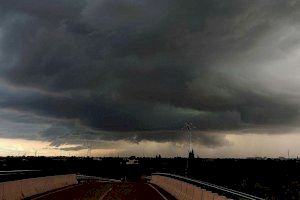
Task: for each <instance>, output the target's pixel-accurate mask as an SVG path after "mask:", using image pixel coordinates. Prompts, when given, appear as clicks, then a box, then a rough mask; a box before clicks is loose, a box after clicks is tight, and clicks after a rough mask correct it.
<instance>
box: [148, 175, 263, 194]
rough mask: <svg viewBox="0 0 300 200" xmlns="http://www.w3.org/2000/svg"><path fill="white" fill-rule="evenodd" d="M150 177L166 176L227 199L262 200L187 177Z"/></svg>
mask: <svg viewBox="0 0 300 200" xmlns="http://www.w3.org/2000/svg"><path fill="white" fill-rule="evenodd" d="M152 175H159V176H166V177H169V178H174V179H177V180H180V181H184V182H187V183H190V184H193V185H196V186H199V187H201V188H203V189H207V190H210V191H212V192H216V193H218V194H220V195H224V196H226V197H227V198H230V199H237V200H264V199H263V198H260V197H256V196H253V195H250V194H246V193H243V192H239V191H236V190H232V189H229V188H226V187H222V186H218V185H215V184H212V183H207V182H204V181H200V180H195V179H191V178H187V177H183V176H179V175H175V174H168V173H152Z"/></svg>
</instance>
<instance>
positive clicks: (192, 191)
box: [150, 175, 227, 200]
mask: <svg viewBox="0 0 300 200" xmlns="http://www.w3.org/2000/svg"><path fill="white" fill-rule="evenodd" d="M150 182H151V183H152V184H154V185H157V186H159V187H160V188H162V189H164V190H165V191H167V192H168V193H169V194H171V195H173V196H174V197H175V198H176V199H178V200H227V198H226V197H224V196H221V195H218V194H216V193H212V192H211V191H207V190H205V189H202V188H200V187H197V186H195V185H192V184H189V183H186V182H184V181H180V180H177V179H174V178H170V177H165V176H159V175H152V177H151V181H150Z"/></svg>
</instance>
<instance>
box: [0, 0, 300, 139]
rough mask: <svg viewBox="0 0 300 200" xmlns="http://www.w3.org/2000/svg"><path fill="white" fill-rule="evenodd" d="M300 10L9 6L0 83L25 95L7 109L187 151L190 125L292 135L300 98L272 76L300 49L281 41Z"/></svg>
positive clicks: (6, 103)
mask: <svg viewBox="0 0 300 200" xmlns="http://www.w3.org/2000/svg"><path fill="white" fill-rule="evenodd" d="M299 6H300V5H299V2H297V1H276V2H275V1H243V2H241V1H194V0H191V1H180V0H176V1H174V0H173V1H159V2H157V1H156V2H154V1H129V0H123V1H121V0H118V1H109V0H99V1H0V13H1V14H0V17H1V18H0V64H1V69H0V76H1V79H2V81H5V82H6V84H8V85H10V86H11V87H13V88H14V90H11V89H9V88H8V89H7V88H6V89H5V90H1V91H0V92H2V93H3V94H2V95H1V96H2V99H1V100H0V105H1V107H3V108H6V109H14V110H18V111H23V112H24V111H26V112H29V113H33V114H34V115H37V116H42V117H50V118H56V119H57V120H62V122H61V123H66V124H65V125H64V126H66V127H68V126H69V125H68V123H69V122H65V121H76V122H78V123H79V124H81V125H83V126H86V127H89V128H90V129H93V130H95V132H93V131H92V133H93V134H95V135H97V134H100V133H99V131H108V133H106V134H104V135H103V134H102V135H101V134H100V135H101V137H103V138H102V139H104V140H110V139H114V138H116V139H124V140H127V139H128V138H130V139H128V140H130V141H132V140H135V139H136V140H137V141H141V140H144V139H145V140H156V141H171V140H177V139H178V140H179V139H180V136H179V135H180V134H179V135H178V134H177V133H178V130H180V129H181V127H183V125H184V123H185V122H186V121H189V122H192V123H193V124H195V126H196V127H197V128H196V129H198V130H212V129H214V130H228V129H229V130H231V129H239V128H243V127H247V126H249V125H251V126H255V125H257V124H259V125H278V124H289V123H291V122H292V121H293V120H295V119H296V118H297V117H298V109H299V103H297V101H295V99H298V98H299V97H298V96H297V93H298V90H296V91H295V88H292V87H291V85H289V84H288V83H286V82H284V83H283V84H279V83H278V82H276V80H277V78H278V77H277V74H276V76H275V75H273V74H271V73H270V71H269V70H270V69H269V68H268V67H266V66H269V64H268V61H269V60H276V59H281V60H284V56H285V53H289V52H290V51H293V50H295V49H297V47H298V46H297V44H299V43H298V41H299V40H297V38H298V35H297V34H296V33H295V32H291V33H290V32H283V34H286V35H287V37H286V38H287V39H286V38H281V39H278V37H277V36H276V34H275V33H277V32H279V33H281V31H283V30H285V29H283V28H282V27H284V26H289V27H292V28H294V29H296V30H298V29H297V28H298V27H297V26H296V25H297V22H298V21H299V10H300V8H299ZM275 41H276V42H275ZM261 44H262V45H261ZM292 44H293V45H292ZM284 64H287V65H288V66H290V65H292V64H290V63H284ZM276 70H278V69H275V72H277V71H276ZM290 71H292V70H290ZM260 72H262V73H260ZM265 73H267V76H264V74H265ZM272 73H273V72H272ZM278 73H280V71H278ZM270 74H271V75H272V76H271V75H270ZM269 75H270V77H269ZM274 77H275V78H274ZM267 79H268V80H270V81H267ZM283 79H285V78H284V77H283ZM279 81H282V80H281V79H279ZM270 85H275V87H274V88H275V89H274V88H272V89H270ZM18 89H19V90H20V91H19V90H18ZM285 92H289V93H288V95H286V96H285V95H284V93H285ZM291 97H292V98H291ZM290 99H293V101H290ZM55 123H56V122H55ZM77 128H78V127H77ZM71 130H72V134H71V133H70V134H71V135H74V134H76V133H78V135H82V136H88V134H84V131H83V130H81V129H76V128H72V129H71ZM64 131H66V132H67V133H68V131H69V130H64ZM147 131H149V132H151V131H153V132H155V133H152V134H150V133H149V132H147ZM164 131H166V132H164ZM45 132H46V133H47V134H46V135H51V134H53V135H56V134H57V137H59V135H62V136H63V135H64V134H67V133H66V132H61V129H60V130H59V131H58V130H53V129H48V130H46V131H45ZM116 133H118V134H116ZM44 136H45V135H44ZM50 138H51V137H50ZM132 138H135V139H132ZM200 138H202V139H200V140H201V141H203V143H207V144H210V143H212V144H219V143H218V142H215V141H213V142H211V141H209V139H205V138H206V136H203V137H200ZM53 140H54V139H53ZM212 140H213V139H212ZM221 143H222V142H221Z"/></svg>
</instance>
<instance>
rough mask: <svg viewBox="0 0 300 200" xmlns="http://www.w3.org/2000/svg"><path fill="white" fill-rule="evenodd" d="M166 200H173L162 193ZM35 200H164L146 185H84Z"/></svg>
mask: <svg viewBox="0 0 300 200" xmlns="http://www.w3.org/2000/svg"><path fill="white" fill-rule="evenodd" d="M163 195H164V197H165V198H166V199H168V200H175V199H174V198H173V197H172V196H170V195H168V194H166V193H163ZM34 199H35V200H66V199H68V200H134V199H136V200H156V199H157V200H165V199H164V198H163V197H162V196H161V195H160V194H159V193H158V192H157V191H156V190H154V189H153V188H152V187H151V186H149V185H148V184H147V183H145V182H142V181H138V182H126V183H85V184H80V185H77V186H71V187H67V188H65V189H62V190H58V191H54V192H51V193H49V194H45V195H43V196H40V197H36V198H34Z"/></svg>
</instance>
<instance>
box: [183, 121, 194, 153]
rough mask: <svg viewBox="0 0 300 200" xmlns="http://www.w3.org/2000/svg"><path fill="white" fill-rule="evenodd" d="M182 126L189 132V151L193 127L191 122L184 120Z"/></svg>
mask: <svg viewBox="0 0 300 200" xmlns="http://www.w3.org/2000/svg"><path fill="white" fill-rule="evenodd" d="M184 128H185V130H186V131H187V132H188V134H189V152H191V151H192V128H193V124H192V123H190V122H186V123H185V124H184Z"/></svg>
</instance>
